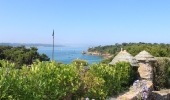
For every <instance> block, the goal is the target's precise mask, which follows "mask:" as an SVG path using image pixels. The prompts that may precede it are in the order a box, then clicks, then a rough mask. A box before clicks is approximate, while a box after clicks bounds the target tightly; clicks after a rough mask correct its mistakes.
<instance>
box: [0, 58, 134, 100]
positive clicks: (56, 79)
mask: <svg viewBox="0 0 170 100" xmlns="http://www.w3.org/2000/svg"><path fill="white" fill-rule="evenodd" d="M0 63H1V67H0V75H1V76H0V90H1V91H0V99H19V100H25V99H30V100H42V99H43V100H44V99H46V100H56V99H57V100H75V99H76V100H77V99H80V98H82V97H84V98H86V97H89V98H93V99H100V100H103V99H105V98H107V97H108V96H113V95H114V94H117V93H119V92H121V91H122V90H124V89H126V87H127V86H129V82H130V80H131V76H130V74H131V67H130V64H129V63H125V62H120V63H118V64H116V65H115V66H109V65H106V64H93V65H91V66H89V68H90V70H89V71H87V72H86V71H85V70H84V68H83V66H80V68H79V69H78V68H77V66H76V65H75V64H59V63H57V62H55V61H51V62H38V61H37V62H35V63H33V64H32V65H31V67H27V66H26V65H24V66H22V69H15V63H9V62H8V61H5V60H0Z"/></svg>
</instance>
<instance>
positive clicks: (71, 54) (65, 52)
mask: <svg viewBox="0 0 170 100" xmlns="http://www.w3.org/2000/svg"><path fill="white" fill-rule="evenodd" d="M87 49H88V48H87V47H70V46H64V47H54V60H56V61H57V62H62V63H64V64H70V63H71V62H72V61H73V60H74V59H83V60H87V61H88V63H89V64H93V63H99V62H100V61H101V60H103V59H104V57H102V56H94V55H87V54H82V51H85V52H87ZM52 50H53V48H52V47H38V52H39V53H40V54H43V53H44V54H46V55H47V56H48V57H49V58H50V60H52Z"/></svg>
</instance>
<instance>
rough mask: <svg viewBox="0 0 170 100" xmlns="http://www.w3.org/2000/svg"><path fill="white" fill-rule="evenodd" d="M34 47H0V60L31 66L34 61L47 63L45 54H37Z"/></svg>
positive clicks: (47, 58) (47, 59)
mask: <svg viewBox="0 0 170 100" xmlns="http://www.w3.org/2000/svg"><path fill="white" fill-rule="evenodd" d="M37 50H38V49H37V48H36V47H30V48H26V47H25V46H17V47H13V46H0V60H8V61H10V62H14V63H15V64H17V67H20V66H22V65H23V64H26V65H29V64H32V63H33V62H34V61H35V60H39V61H49V60H50V58H49V57H48V56H47V55H45V54H39V53H38V51H37Z"/></svg>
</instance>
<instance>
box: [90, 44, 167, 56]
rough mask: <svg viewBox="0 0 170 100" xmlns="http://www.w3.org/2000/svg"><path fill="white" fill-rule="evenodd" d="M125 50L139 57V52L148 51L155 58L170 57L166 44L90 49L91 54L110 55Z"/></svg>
mask: <svg viewBox="0 0 170 100" xmlns="http://www.w3.org/2000/svg"><path fill="white" fill-rule="evenodd" d="M121 48H123V49H125V50H127V51H128V52H129V53H130V54H132V55H133V56H135V55H137V54H138V53H139V52H141V51H143V50H146V51H147V52H149V53H151V54H152V55H153V56H155V57H170V44H164V43H160V44H157V43H153V44H151V43H143V42H139V43H122V44H118V43H116V44H115V45H107V46H97V47H93V48H89V49H88V51H89V52H99V53H109V54H113V55H115V54H117V53H118V52H120V49H121Z"/></svg>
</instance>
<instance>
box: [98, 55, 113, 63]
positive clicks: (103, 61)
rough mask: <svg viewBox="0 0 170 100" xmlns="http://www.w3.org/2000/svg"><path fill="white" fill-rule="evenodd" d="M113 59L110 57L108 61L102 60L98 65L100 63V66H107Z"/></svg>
mask: <svg viewBox="0 0 170 100" xmlns="http://www.w3.org/2000/svg"><path fill="white" fill-rule="evenodd" d="M114 57H115V56H112V57H110V58H108V59H104V60H102V61H101V62H100V63H101V64H109V63H110V62H111V61H112V60H113V58H114Z"/></svg>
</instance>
